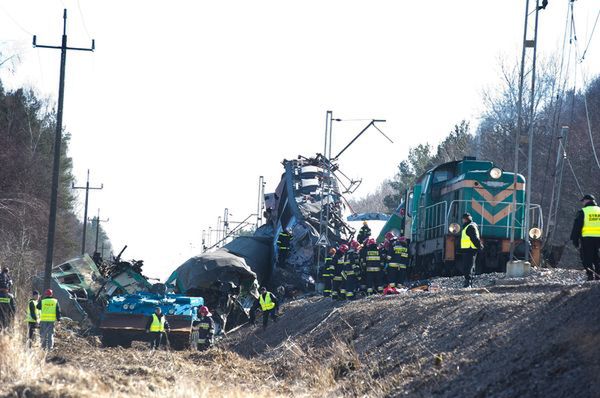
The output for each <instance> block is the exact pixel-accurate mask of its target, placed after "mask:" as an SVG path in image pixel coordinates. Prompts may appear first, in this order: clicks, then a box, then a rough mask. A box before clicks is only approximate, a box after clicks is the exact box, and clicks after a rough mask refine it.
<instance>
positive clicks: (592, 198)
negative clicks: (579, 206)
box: [580, 194, 596, 202]
mask: <svg viewBox="0 0 600 398" xmlns="http://www.w3.org/2000/svg"><path fill="white" fill-rule="evenodd" d="M584 200H593V201H594V202H595V201H596V198H595V197H594V195H591V194H587V195H584V196H583V198H581V200H580V202H583V201H584Z"/></svg>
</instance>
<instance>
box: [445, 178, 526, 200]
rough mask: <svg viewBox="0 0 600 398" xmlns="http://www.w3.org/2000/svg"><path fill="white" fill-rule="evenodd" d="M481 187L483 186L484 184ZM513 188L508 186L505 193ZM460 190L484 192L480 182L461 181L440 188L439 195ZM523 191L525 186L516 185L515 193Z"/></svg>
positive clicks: (520, 183) (521, 184) (511, 185)
mask: <svg viewBox="0 0 600 398" xmlns="http://www.w3.org/2000/svg"><path fill="white" fill-rule="evenodd" d="M483 185H485V183H484V184H483ZM513 186H514V184H510V185H509V186H508V187H507V188H506V190H505V191H509V192H512V191H513ZM461 188H475V189H477V191H478V192H479V190H480V189H482V190H486V189H485V188H484V187H483V186H482V183H481V182H480V181H477V180H462V181H458V182H455V183H454V184H452V185H449V186H447V187H445V188H442V191H441V194H442V195H446V194H447V193H450V192H454V191H456V190H457V189H461ZM524 189H525V184H523V183H522V182H519V183H517V191H522V190H524ZM505 191H502V192H505ZM488 194H489V192H488ZM490 195H491V194H490ZM498 195H500V194H498ZM509 195H510V193H509ZM494 202H501V200H494Z"/></svg>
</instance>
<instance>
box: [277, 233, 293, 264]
mask: <svg viewBox="0 0 600 398" xmlns="http://www.w3.org/2000/svg"><path fill="white" fill-rule="evenodd" d="M291 241H292V231H290V230H288V229H284V230H283V231H281V232H280V233H279V236H278V237H277V248H278V249H279V258H278V265H279V266H280V267H285V265H286V260H287V258H288V255H289V253H290V242H291Z"/></svg>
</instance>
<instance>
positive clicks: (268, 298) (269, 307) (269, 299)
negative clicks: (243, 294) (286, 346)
mask: <svg viewBox="0 0 600 398" xmlns="http://www.w3.org/2000/svg"><path fill="white" fill-rule="evenodd" d="M277 306H278V302H277V297H276V296H275V295H274V294H273V293H271V292H269V291H267V288H266V287H264V286H263V287H261V288H260V295H259V296H258V299H257V300H256V301H255V302H254V305H253V306H252V308H251V309H250V323H251V324H252V325H254V324H255V322H256V310H257V309H258V308H259V307H260V309H261V311H262V314H263V315H262V318H263V329H266V328H267V324H268V323H269V317H271V319H273V322H277Z"/></svg>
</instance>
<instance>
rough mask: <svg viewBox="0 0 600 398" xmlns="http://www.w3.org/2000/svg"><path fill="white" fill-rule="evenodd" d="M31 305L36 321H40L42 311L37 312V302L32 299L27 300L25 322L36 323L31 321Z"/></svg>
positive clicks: (33, 320)
mask: <svg viewBox="0 0 600 398" xmlns="http://www.w3.org/2000/svg"><path fill="white" fill-rule="evenodd" d="M31 303H33V308H35V317H36V319H37V320H38V321H39V320H40V317H41V313H42V311H40V310H38V308H37V305H38V301H37V300H33V299H31V300H29V304H28V305H27V322H29V323H36V322H37V321H36V320H35V319H33V317H32V316H31V310H30V307H31Z"/></svg>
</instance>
